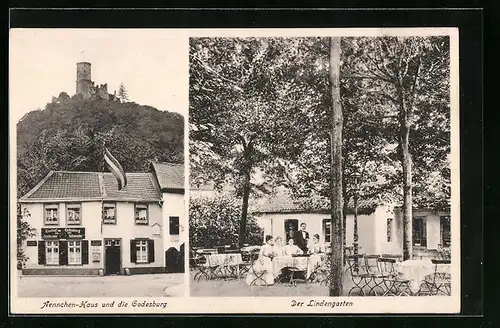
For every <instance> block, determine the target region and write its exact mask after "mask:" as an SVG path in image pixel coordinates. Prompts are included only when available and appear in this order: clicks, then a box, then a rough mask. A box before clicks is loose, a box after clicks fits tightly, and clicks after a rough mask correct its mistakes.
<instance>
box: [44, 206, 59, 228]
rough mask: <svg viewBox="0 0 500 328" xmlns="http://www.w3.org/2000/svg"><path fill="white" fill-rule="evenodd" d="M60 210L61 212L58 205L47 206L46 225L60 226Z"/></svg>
mask: <svg viewBox="0 0 500 328" xmlns="http://www.w3.org/2000/svg"><path fill="white" fill-rule="evenodd" d="M58 210H59V205H58V204H47V205H45V224H46V225H58V224H59V214H58Z"/></svg>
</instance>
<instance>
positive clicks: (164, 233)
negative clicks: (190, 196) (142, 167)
mask: <svg viewBox="0 0 500 328" xmlns="http://www.w3.org/2000/svg"><path fill="white" fill-rule="evenodd" d="M151 168H152V170H151V172H146V173H127V174H126V176H127V185H126V186H125V187H124V188H122V189H121V190H118V183H117V181H116V179H115V178H114V176H113V175H112V174H111V173H103V172H70V171H51V172H50V173H49V174H48V175H47V176H46V177H45V178H44V179H43V180H42V181H40V183H38V185H36V186H35V187H34V188H33V189H32V190H31V191H29V192H28V193H27V194H26V195H24V196H23V197H21V199H19V203H20V204H21V212H22V214H23V216H24V218H25V220H26V221H27V222H28V223H29V224H30V226H31V227H33V228H34V229H35V231H36V236H35V237H34V238H30V239H28V240H27V241H26V242H25V245H24V247H25V252H26V255H27V257H28V260H27V262H26V264H25V267H24V268H23V274H26V275H28V274H50V275H57V274H59V275H98V274H100V275H109V274H134V273H156V272H165V271H166V270H165V267H166V261H167V259H166V256H165V255H166V251H167V250H168V249H169V248H171V247H176V248H180V245H181V244H182V243H183V242H184V241H185V240H186V239H185V238H184V236H183V234H182V233H181V230H182V229H181V227H182V226H183V225H184V223H183V222H184V218H185V215H184V197H183V191H184V190H183V189H184V185H183V182H182V183H181V180H182V181H183V180H184V172H183V166H182V165H178V166H176V167H175V168H174V169H172V165H169V164H162V163H153V164H152V165H151ZM180 171H182V173H180ZM171 181H173V182H171ZM171 185H173V186H175V188H165V186H171ZM162 186H163V187H162ZM174 189H176V190H174Z"/></svg>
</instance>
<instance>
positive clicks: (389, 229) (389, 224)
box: [387, 218, 393, 243]
mask: <svg viewBox="0 0 500 328" xmlns="http://www.w3.org/2000/svg"><path fill="white" fill-rule="evenodd" d="M392 222H393V219H392V218H389V219H387V242H388V243H390V242H391V241H392Z"/></svg>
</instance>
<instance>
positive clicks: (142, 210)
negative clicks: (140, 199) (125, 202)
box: [135, 204, 148, 225]
mask: <svg viewBox="0 0 500 328" xmlns="http://www.w3.org/2000/svg"><path fill="white" fill-rule="evenodd" d="M135 224H137V225H148V205H146V204H136V205H135Z"/></svg>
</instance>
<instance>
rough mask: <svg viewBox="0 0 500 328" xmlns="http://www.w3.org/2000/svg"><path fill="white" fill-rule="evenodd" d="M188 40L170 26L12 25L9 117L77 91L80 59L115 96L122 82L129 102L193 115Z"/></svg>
mask: <svg viewBox="0 0 500 328" xmlns="http://www.w3.org/2000/svg"><path fill="white" fill-rule="evenodd" d="M188 51H189V49H188V38H186V37H184V36H182V35H180V34H175V35H173V34H169V33H168V32H167V31H165V30H154V29H151V30H146V29H142V30H123V29H122V30H103V29H100V30H98V29H79V30H76V29H11V30H10V59H9V60H10V67H9V82H10V115H11V120H13V121H14V122H16V123H17V122H18V121H19V120H20V119H21V118H22V117H23V116H24V115H25V114H26V113H28V112H30V111H32V110H35V109H37V108H42V109H43V108H45V105H46V104H47V103H48V102H51V100H52V96H56V97H57V96H58V95H59V93H60V92H62V91H65V92H66V93H68V94H69V95H70V96H72V95H74V94H75V92H76V83H75V80H76V63H77V62H81V61H87V62H90V63H91V64H92V67H91V71H92V81H94V82H95V84H96V85H98V84H104V83H107V84H108V93H110V94H113V91H114V90H116V91H117V93H118V88H119V86H120V83H121V82H123V84H124V86H125V88H126V89H127V91H128V96H129V101H134V102H136V103H138V104H140V105H150V106H153V107H155V108H157V109H159V110H167V111H170V112H177V113H180V114H182V115H184V116H187V113H188V99H189V97H188V90H189V87H188V83H189V70H188V68H189V67H188Z"/></svg>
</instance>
